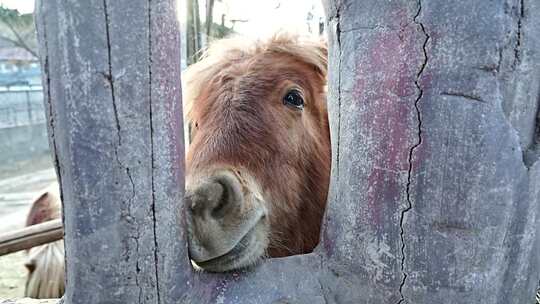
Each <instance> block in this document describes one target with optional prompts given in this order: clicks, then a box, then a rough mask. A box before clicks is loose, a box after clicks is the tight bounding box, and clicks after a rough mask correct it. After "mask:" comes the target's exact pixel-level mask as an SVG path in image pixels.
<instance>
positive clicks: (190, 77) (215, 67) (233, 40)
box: [182, 32, 328, 122]
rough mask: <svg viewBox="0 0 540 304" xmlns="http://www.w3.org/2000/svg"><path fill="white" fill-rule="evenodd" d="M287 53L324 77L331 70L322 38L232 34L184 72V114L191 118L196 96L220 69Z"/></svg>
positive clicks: (213, 46) (212, 46)
mask: <svg viewBox="0 0 540 304" xmlns="http://www.w3.org/2000/svg"><path fill="white" fill-rule="evenodd" d="M264 53H268V54H272V53H274V54H283V55H288V56H291V57H292V58H294V59H296V60H298V61H300V62H303V63H306V64H308V65H311V66H312V67H313V68H315V70H316V71H317V72H318V73H319V74H320V75H321V76H322V77H323V78H326V75H327V71H328V67H327V65H328V61H327V55H328V50H327V45H326V42H325V41H324V40H322V39H320V38H313V37H307V36H301V35H297V34H290V33H285V32H278V33H276V34H274V35H272V36H271V37H270V38H266V39H258V40H253V39H251V38H247V37H243V36H232V37H229V38H225V39H220V40H217V41H214V42H212V43H211V44H210V46H209V47H208V48H207V49H206V50H204V51H203V52H202V55H201V60H200V61H199V62H197V63H195V64H193V65H191V66H190V67H189V68H188V69H187V70H186V71H185V72H184V73H183V74H182V82H183V86H182V87H183V101H184V113H185V116H186V119H187V122H190V121H191V117H192V116H191V110H192V105H193V102H194V101H195V99H197V98H198V96H200V94H201V93H202V92H203V90H204V89H205V88H206V87H207V86H208V83H209V82H210V80H211V79H212V77H214V76H215V75H216V74H218V72H219V71H220V70H222V69H224V68H227V67H229V66H231V65H234V64H235V63H238V62H239V61H241V60H245V59H248V58H251V57H254V56H256V55H259V54H264Z"/></svg>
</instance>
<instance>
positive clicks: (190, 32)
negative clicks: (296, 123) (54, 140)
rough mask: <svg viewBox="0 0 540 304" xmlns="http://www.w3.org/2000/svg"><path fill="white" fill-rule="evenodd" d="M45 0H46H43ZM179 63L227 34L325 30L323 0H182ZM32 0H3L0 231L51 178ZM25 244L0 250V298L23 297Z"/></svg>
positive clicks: (16, 223)
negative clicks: (19, 248)
mask: <svg viewBox="0 0 540 304" xmlns="http://www.w3.org/2000/svg"><path fill="white" fill-rule="evenodd" d="M43 1H46V0H43ZM177 3H178V12H179V14H178V18H179V21H180V24H181V29H182V54H183V55H182V56H183V58H182V68H183V69H185V68H186V67H187V66H189V65H190V64H192V63H194V62H196V61H197V60H198V56H199V54H200V50H201V49H203V48H204V47H205V46H206V45H207V44H208V43H210V42H211V41H212V40H214V39H219V38H222V37H225V36H228V35H233V34H234V35H243V36H247V37H265V36H268V35H271V34H272V33H274V32H276V31H280V30H285V31H288V32H296V33H299V34H310V35H322V34H323V33H324V14H323V8H322V5H321V1H320V0H295V1H290V0H289V1H287V0H257V1H253V0H179V1H178V2H177ZM33 11H34V0H0V234H1V233H3V232H6V231H12V230H14V229H18V228H22V227H23V226H24V222H25V220H26V215H27V213H28V211H29V208H30V204H31V203H32V201H33V200H34V199H35V198H36V196H37V195H38V194H39V193H40V191H41V190H42V189H44V188H45V187H47V186H48V185H49V184H51V183H52V182H54V181H55V180H56V176H55V172H54V168H53V163H52V160H51V156H50V150H49V144H48V138H47V129H46V126H45V112H44V108H43V93H42V87H41V71H40V66H39V57H38V56H39V51H38V48H37V40H36V33H35V27H34V20H33ZM24 261H25V252H23V251H21V252H17V253H12V254H9V255H5V256H0V299H1V298H13V297H22V296H23V295H24V285H25V280H26V273H27V270H26V268H25V267H24Z"/></svg>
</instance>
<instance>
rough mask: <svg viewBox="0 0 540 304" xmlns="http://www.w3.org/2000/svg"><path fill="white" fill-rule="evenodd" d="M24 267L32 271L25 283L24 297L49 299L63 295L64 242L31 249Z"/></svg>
mask: <svg viewBox="0 0 540 304" xmlns="http://www.w3.org/2000/svg"><path fill="white" fill-rule="evenodd" d="M26 265H27V267H32V268H34V271H33V272H32V273H31V274H30V275H29V277H28V280H27V281H26V290H25V292H24V294H25V297H30V298H38V299H49V298H60V297H61V296H62V295H63V294H64V289H65V285H64V241H61V240H60V241H56V242H53V243H49V244H45V245H41V246H37V247H34V248H31V249H30V250H29V251H28V258H27V262H26Z"/></svg>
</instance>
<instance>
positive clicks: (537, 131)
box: [523, 95, 540, 170]
mask: <svg viewBox="0 0 540 304" xmlns="http://www.w3.org/2000/svg"><path fill="white" fill-rule="evenodd" d="M536 104H537V109H536V118H535V122H534V126H535V128H534V132H533V134H532V140H531V143H530V144H529V146H528V147H526V148H525V149H524V150H523V164H524V165H525V167H526V168H527V170H530V169H531V168H532V167H533V166H534V164H536V162H537V161H538V160H539V159H540V95H539V96H538V97H537V102H536Z"/></svg>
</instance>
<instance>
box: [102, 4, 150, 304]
mask: <svg viewBox="0 0 540 304" xmlns="http://www.w3.org/2000/svg"><path fill="white" fill-rule="evenodd" d="M103 10H104V15H105V16H104V17H105V35H106V42H107V56H108V71H107V73H103V76H104V77H105V79H106V81H107V82H108V83H109V85H110V87H111V101H112V107H113V114H114V121H115V125H116V135H117V137H118V139H117V144H116V145H114V155H115V159H116V162H117V163H118V165H119V166H120V167H121V168H124V170H125V172H126V175H127V177H128V180H129V182H130V185H131V197H130V198H129V200H128V201H127V213H128V216H127V217H125V218H126V221H127V222H128V223H130V224H133V222H135V223H134V224H133V226H134V227H135V229H136V231H137V236H136V237H131V238H132V239H133V240H134V241H135V248H136V250H135V251H136V257H135V271H136V274H135V285H136V286H137V287H138V288H139V294H138V297H139V303H141V297H142V292H143V289H142V286H141V285H140V284H139V273H140V270H141V269H140V267H139V237H140V231H139V227H138V225H137V224H136V217H134V216H132V214H133V211H132V207H133V201H134V199H135V183H134V181H133V176H132V175H131V172H130V169H129V167H128V166H126V165H124V164H122V162H121V161H120V157H119V152H118V150H119V148H120V147H121V146H122V128H121V125H120V119H119V115H118V107H117V105H116V92H115V83H114V76H113V68H112V55H111V49H112V48H111V38H110V30H109V26H110V22H109V11H108V6H107V0H103ZM126 256H129V254H126Z"/></svg>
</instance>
